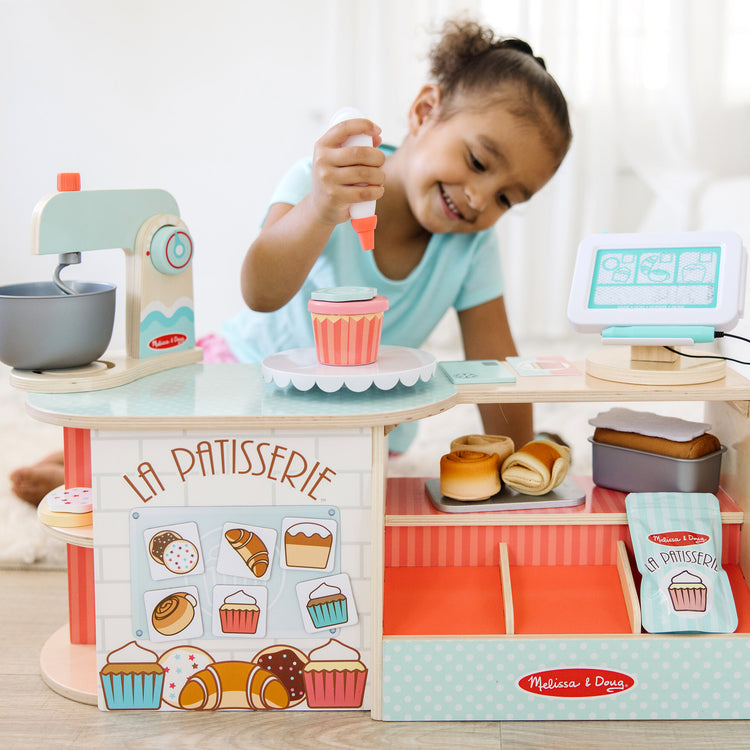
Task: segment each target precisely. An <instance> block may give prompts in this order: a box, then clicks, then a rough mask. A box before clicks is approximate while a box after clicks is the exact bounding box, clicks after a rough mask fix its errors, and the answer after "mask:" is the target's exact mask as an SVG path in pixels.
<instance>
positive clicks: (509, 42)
mask: <svg viewBox="0 0 750 750" xmlns="http://www.w3.org/2000/svg"><path fill="white" fill-rule="evenodd" d="M495 48H496V49H513V50H516V51H517V52H522V53H523V54H524V55H529V57H532V58H533V59H534V60H536V61H537V62H538V63H539V64H540V65H541V66H542V67H543V68H544V69H545V70H547V66H546V65H545V64H544V58H542V57H537V56H536V55H535V54H534V50H533V49H532V48H531V45H530V44H529V43H528V42H524V41H523V39H516V38H515V37H508V38H507V39H503V40H502V41H500V42H497V44H496V45H495Z"/></svg>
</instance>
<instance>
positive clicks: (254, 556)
mask: <svg viewBox="0 0 750 750" xmlns="http://www.w3.org/2000/svg"><path fill="white" fill-rule="evenodd" d="M224 537H225V538H226V540H227V541H228V542H229V544H231V545H232V549H233V550H235V552H237V554H238V555H239V556H240V557H241V558H242V559H243V560H244V561H245V565H247V567H248V568H249V569H250V572H251V573H252V574H253V575H254V576H256V578H260V577H262V576H263V575H264V574H265V572H266V571H267V570H268V550H267V549H266V545H265V544H263V540H262V539H261V538H260V537H259V536H258V535H257V534H254V533H253V532H252V531H248V530H247V529H228V530H227V531H226V532H224Z"/></svg>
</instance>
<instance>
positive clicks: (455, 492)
mask: <svg viewBox="0 0 750 750" xmlns="http://www.w3.org/2000/svg"><path fill="white" fill-rule="evenodd" d="M501 486H502V485H501V484H500V458H499V456H498V455H497V453H482V452H480V451H451V452H450V453H448V454H446V455H445V456H443V457H442V458H441V459H440V492H441V493H442V494H443V495H444V496H445V497H449V498H451V499H453V500H462V501H471V500H487V498H490V497H492V496H493V495H496V494H497V493H498V492H500V487H501Z"/></svg>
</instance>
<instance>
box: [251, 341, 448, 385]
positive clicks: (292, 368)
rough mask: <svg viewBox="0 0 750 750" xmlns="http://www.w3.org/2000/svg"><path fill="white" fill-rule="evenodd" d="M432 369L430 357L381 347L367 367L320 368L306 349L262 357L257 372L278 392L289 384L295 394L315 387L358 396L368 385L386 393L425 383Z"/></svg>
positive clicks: (403, 348) (416, 351)
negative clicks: (400, 387)
mask: <svg viewBox="0 0 750 750" xmlns="http://www.w3.org/2000/svg"><path fill="white" fill-rule="evenodd" d="M436 365H437V362H436V360H435V357H433V356H432V354H428V353H427V352H423V351H421V350H420V349H410V348H409V347H406V346H381V347H380V350H379V352H378V359H377V361H376V362H373V363H372V364H371V365H350V366H345V365H321V364H320V363H319V362H318V358H317V356H316V354H315V348H314V347H306V348H303V349H289V350H288V351H285V352H279V353H278V354H272V355H270V356H269V357H266V358H265V359H264V360H263V362H261V372H262V373H263V379H264V380H265V381H266V382H267V383H270V382H271V381H273V382H274V383H275V384H276V385H277V386H278V387H279V388H286V386H288V385H290V384H291V385H292V386H293V387H294V388H296V389H297V390H299V391H309V390H310V388H312V387H313V386H314V385H317V386H318V388H320V389H321V390H322V391H325V392H326V393H333V392H334V391H338V390H340V389H341V388H348V389H349V390H350V391H354V392H355V393H360V392H362V391H366V390H367V389H368V388H369V387H370V386H372V385H374V386H375V387H377V388H379V389H380V390H381V391H389V390H391V389H392V388H395V387H396V386H397V385H398V384H399V383H401V384H402V385H406V386H412V385H415V384H416V383H418V382H419V381H420V380H421V381H423V382H425V383H426V382H427V381H428V380H429V379H430V378H431V377H432V376H433V375H434V374H435V367H436Z"/></svg>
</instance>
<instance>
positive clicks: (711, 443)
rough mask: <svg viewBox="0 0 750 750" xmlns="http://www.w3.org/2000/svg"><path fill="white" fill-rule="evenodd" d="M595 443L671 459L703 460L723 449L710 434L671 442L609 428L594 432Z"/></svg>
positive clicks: (665, 439)
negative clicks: (704, 457)
mask: <svg viewBox="0 0 750 750" xmlns="http://www.w3.org/2000/svg"><path fill="white" fill-rule="evenodd" d="M594 442H597V443H604V444H606V445H616V446H618V447H620V448H632V449H633V450H637V451H645V452H646V453H656V454H658V455H660V456H669V457H671V458H702V457H703V456H707V455H708V454H709V453H715V452H716V451H718V450H720V449H721V443H720V442H719V438H717V437H716V436H715V435H712V434H711V433H709V432H705V433H703V435H699V436H698V437H695V438H693V439H692V440H669V439H668V438H663V437H655V436H653V435H642V434H641V433H639V432H622V431H621V430H612V429H609V428H608V427H597V428H596V429H595V430H594Z"/></svg>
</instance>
